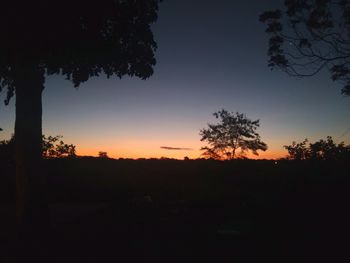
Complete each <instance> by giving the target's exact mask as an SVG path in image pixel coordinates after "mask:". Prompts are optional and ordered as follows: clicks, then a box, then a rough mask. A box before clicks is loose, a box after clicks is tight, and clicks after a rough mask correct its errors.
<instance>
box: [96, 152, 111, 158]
mask: <svg viewBox="0 0 350 263" xmlns="http://www.w3.org/2000/svg"><path fill="white" fill-rule="evenodd" d="M98 157H99V158H103V159H108V158H109V157H108V154H107V152H98Z"/></svg>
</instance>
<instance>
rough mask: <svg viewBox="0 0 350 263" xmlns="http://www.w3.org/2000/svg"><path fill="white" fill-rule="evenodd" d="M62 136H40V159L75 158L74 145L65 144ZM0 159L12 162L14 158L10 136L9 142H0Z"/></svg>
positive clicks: (13, 144)
mask: <svg viewBox="0 0 350 263" xmlns="http://www.w3.org/2000/svg"><path fill="white" fill-rule="evenodd" d="M62 138H63V136H61V135H56V136H51V135H49V136H47V137H46V136H45V135H43V136H42V142H41V143H42V158H45V159H52V158H63V157H69V158H73V157H76V152H75V145H73V144H66V143H65V142H64V141H63V140H62ZM0 158H1V159H3V160H11V161H14V158H15V137H14V136H11V138H10V139H9V140H2V141H0Z"/></svg>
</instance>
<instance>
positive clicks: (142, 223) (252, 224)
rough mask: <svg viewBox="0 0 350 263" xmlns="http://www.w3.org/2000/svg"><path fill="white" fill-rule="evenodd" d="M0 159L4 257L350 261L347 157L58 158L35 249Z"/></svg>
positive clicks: (49, 165) (49, 167)
mask: <svg viewBox="0 0 350 263" xmlns="http://www.w3.org/2000/svg"><path fill="white" fill-rule="evenodd" d="M1 167H2V168H3V169H2V172H1V178H0V183H1V186H0V190H1V193H0V198H1V200H0V217H1V218H0V223H1V225H0V231H1V232H0V233H1V234H0V241H1V244H2V246H1V250H0V251H1V254H0V257H1V259H0V262H16V261H15V260H16V259H17V262H26V261H27V262H28V261H29V262H32V260H33V259H34V260H35V261H37V262H265V261H266V262H350V256H349V255H350V246H349V245H350V235H349V234H350V231H349V229H350V227H349V226H350V208H349V204H350V203H349V201H350V172H349V167H350V166H349V164H348V163H347V162H342V163H339V162H287V161H283V162H278V163H275V162H274V161H249V160H240V161H231V162H216V161H203V160H197V161H191V160H189V161H174V160H138V161H132V160H118V161H116V160H108V159H107V160H103V159H95V158H90V159H89V158H85V159H74V160H73V159H72V160H68V159H61V160H50V161H47V162H46V163H45V170H46V173H47V174H48V178H49V199H50V213H51V229H50V231H49V232H47V237H46V238H45V242H41V243H40V241H38V240H36V239H35V238H33V240H32V241H31V242H30V244H28V250H27V251H19V249H18V247H16V246H15V245H14V242H13V239H14V235H13V233H14V224H13V221H14V220H13V210H14V207H13V205H12V204H13V203H14V192H13V190H14V178H13V167H12V166H11V165H10V164H8V163H3V164H1ZM24 254H25V255H24ZM19 258H20V259H19ZM33 262H34V261H33Z"/></svg>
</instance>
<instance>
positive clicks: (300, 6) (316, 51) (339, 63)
mask: <svg viewBox="0 0 350 263" xmlns="http://www.w3.org/2000/svg"><path fill="white" fill-rule="evenodd" d="M284 5H285V9H284V10H279V9H278V10H274V11H267V12H264V13H263V14H261V15H260V21H262V22H264V23H266V24H267V29H266V32H267V33H268V34H269V35H270V40H269V49H268V55H269V57H270V59H269V66H270V67H271V68H279V69H281V70H283V71H285V72H287V73H288V74H289V75H292V76H298V77H305V76H313V75H315V74H317V73H319V72H320V71H321V70H323V69H327V70H328V71H329V72H330V74H331V76H332V79H333V80H334V81H339V82H341V84H342V86H343V88H342V93H343V94H346V95H350V1H349V0H339V1H333V0H303V1H300V0H286V1H285V2H284Z"/></svg>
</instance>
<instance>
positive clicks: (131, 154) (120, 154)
mask: <svg viewBox="0 0 350 263" xmlns="http://www.w3.org/2000/svg"><path fill="white" fill-rule="evenodd" d="M159 145H162V144H159ZM180 145H186V144H180ZM171 146H173V147H178V146H177V145H171ZM116 149H119V151H118V150H116ZM100 151H103V152H107V154H108V156H109V157H111V158H115V159H119V158H128V159H139V158H145V159H149V158H157V159H159V158H162V157H165V158H172V159H179V160H183V159H184V158H185V157H188V158H190V159H197V158H201V157H203V156H202V155H201V154H202V151H200V147H197V148H194V149H192V150H166V149H162V148H161V146H152V147H151V146H149V145H144V146H143V147H141V146H140V147H138V148H133V147H131V145H129V147H121V146H119V147H113V145H111V146H105V147H101V148H97V147H91V148H90V147H89V148H83V147H77V155H80V156H98V153H99V152H100ZM285 156H286V151H278V150H277V151H276V150H275V151H273V150H267V151H266V152H261V151H259V155H254V154H252V153H247V154H246V157H248V158H249V159H257V160H258V159H279V158H283V157H285Z"/></svg>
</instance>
